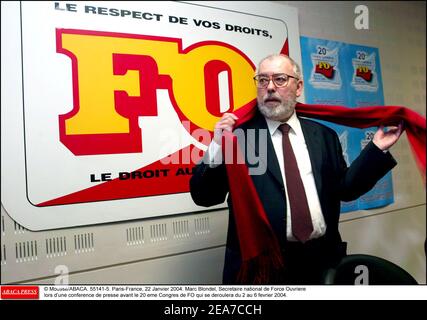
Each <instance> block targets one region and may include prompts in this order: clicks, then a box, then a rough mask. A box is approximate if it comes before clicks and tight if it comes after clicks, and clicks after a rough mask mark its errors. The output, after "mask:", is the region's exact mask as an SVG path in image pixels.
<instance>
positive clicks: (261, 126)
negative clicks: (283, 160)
mask: <svg viewBox="0 0 427 320" xmlns="http://www.w3.org/2000/svg"><path fill="white" fill-rule="evenodd" d="M252 128H253V129H256V138H255V143H253V142H251V141H249V140H248V139H247V148H252V149H253V150H254V153H255V155H256V156H257V157H259V159H260V161H262V162H263V163H264V165H266V166H267V172H268V174H269V175H270V176H271V177H272V178H273V179H274V180H276V182H277V183H278V184H279V185H280V186H281V187H282V188H283V187H284V183H283V179H282V174H281V172H280V166H279V162H278V161H277V156H276V152H275V151H274V147H273V141H272V140H271V136H270V132H269V130H268V126H267V122H266V121H265V118H264V117H263V116H262V115H261V114H260V113H257V115H256V116H255V118H254V122H253V126H252ZM260 130H266V133H267V134H266V135H264V136H266V138H267V141H262V140H264V139H260ZM260 143H262V144H264V143H266V144H267V152H266V154H265V155H263V156H262V157H260V152H259V150H260V147H259V146H260Z"/></svg>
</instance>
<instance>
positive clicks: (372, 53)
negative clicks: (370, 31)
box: [301, 37, 394, 213]
mask: <svg viewBox="0 0 427 320" xmlns="http://www.w3.org/2000/svg"><path fill="white" fill-rule="evenodd" d="M301 52H302V68H303V77H304V87H305V89H304V91H305V101H306V103H313V104H328V105H344V106H347V107H351V108H357V107H361V106H381V105H384V95H383V87H382V78H381V68H380V62H379V52H378V49H377V48H372V47H366V46H359V45H353V44H347V43H343V42H336V41H329V40H322V39H313V38H307V37H301ZM317 121H319V122H321V123H323V124H325V125H327V126H328V127H330V128H332V129H334V130H335V131H336V132H337V134H338V136H339V138H340V142H341V145H342V149H343V155H344V159H345V161H346V162H347V164H348V165H349V164H350V163H351V162H352V161H353V160H354V159H355V158H356V157H357V156H358V155H359V154H360V151H361V150H362V149H363V148H364V147H365V146H366V144H367V143H368V142H369V141H370V140H371V139H372V138H373V135H374V133H375V131H376V130H377V128H367V129H357V128H351V127H346V126H341V125H337V124H334V123H331V122H326V121H321V120H317ZM393 201H394V198H393V184H392V177H391V172H390V173H388V174H387V175H386V176H385V177H383V178H382V179H381V180H380V181H379V182H378V183H377V184H376V185H375V186H374V188H373V189H372V190H371V191H369V192H368V193H366V194H365V195H363V196H361V197H360V198H359V199H357V200H354V201H349V202H342V203H341V213H345V212H350V211H355V210H363V209H371V208H377V207H382V206H386V205H388V204H391V203H393Z"/></svg>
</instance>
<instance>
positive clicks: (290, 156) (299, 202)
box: [279, 123, 313, 242]
mask: <svg viewBox="0 0 427 320" xmlns="http://www.w3.org/2000/svg"><path fill="white" fill-rule="evenodd" d="M290 128H291V127H290V126H289V125H288V124H287V123H284V124H282V125H280V126H279V129H280V131H282V134H283V138H282V144H283V158H284V161H285V178H286V186H287V189H288V196H289V206H290V208H291V221H292V233H293V235H294V236H295V238H297V239H298V240H299V241H301V242H305V241H307V240H308V238H309V237H310V235H311V233H312V231H313V224H312V222H311V215H310V209H309V208H308V203H307V197H306V194H305V189H304V185H303V184H302V180H301V175H300V173H299V169H298V165H297V161H296V159H295V154H294V151H293V150H292V146H291V141H290V140H289V130H290Z"/></svg>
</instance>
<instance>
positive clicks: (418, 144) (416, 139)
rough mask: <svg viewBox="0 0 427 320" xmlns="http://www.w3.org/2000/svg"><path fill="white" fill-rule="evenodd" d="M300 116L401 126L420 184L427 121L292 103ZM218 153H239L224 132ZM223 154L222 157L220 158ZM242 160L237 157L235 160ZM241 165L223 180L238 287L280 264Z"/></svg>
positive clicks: (248, 113)
mask: <svg viewBox="0 0 427 320" xmlns="http://www.w3.org/2000/svg"><path fill="white" fill-rule="evenodd" d="M295 109H296V112H297V114H298V115H299V116H304V117H312V118H317V119H321V120H326V121H330V122H335V123H339V124H343V125H347V126H351V127H357V128H369V127H374V126H379V125H384V126H387V125H397V124H398V123H399V122H401V121H403V125H404V129H405V130H406V134H407V136H408V140H409V143H410V145H411V148H412V152H413V154H414V157H415V159H416V161H417V165H418V167H419V169H420V171H421V175H422V178H423V182H424V184H425V169H426V119H425V118H424V117H422V116H420V115H419V114H418V113H416V112H414V111H412V110H409V109H407V108H405V107H396V106H379V107H359V108H348V107H343V106H329V105H314V104H302V103H297V105H296V107H295ZM256 111H257V107H256V100H253V101H251V102H250V103H248V104H247V105H245V106H244V107H242V108H240V109H238V110H237V111H235V112H234V114H235V115H236V116H237V117H238V118H239V119H238V120H237V123H236V126H238V125H240V124H242V123H244V122H246V121H248V120H249V119H251V118H252V117H253V116H254V115H255V113H256ZM224 139H225V140H224V143H223V152H225V150H224V149H225V145H226V144H229V143H231V144H233V146H234V150H236V151H237V153H240V151H239V148H238V146H237V138H236V136H234V135H233V134H232V133H230V132H227V131H225V132H224ZM224 154H225V153H224ZM238 156H240V157H241V156H242V155H238ZM240 163H241V162H237V163H236V162H234V163H233V164H227V165H226V170H227V176H228V182H229V186H230V193H231V195H232V204H233V210H234V218H235V220H236V227H237V234H238V237H239V243H240V251H241V256H242V266H241V268H240V272H239V275H238V282H240V283H243V284H266V283H268V282H269V281H270V279H271V275H275V274H277V273H278V272H282V269H283V261H282V255H281V252H280V247H279V242H278V240H277V238H276V236H275V235H274V232H273V230H272V228H271V225H270V223H269V220H268V218H267V215H266V213H265V211H264V208H263V206H262V203H261V201H260V199H259V197H258V194H257V192H256V189H255V186H254V184H253V182H252V179H251V177H250V176H249V174H248V168H247V167H246V165H245V164H240Z"/></svg>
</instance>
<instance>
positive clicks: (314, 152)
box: [299, 118, 323, 197]
mask: <svg viewBox="0 0 427 320" xmlns="http://www.w3.org/2000/svg"><path fill="white" fill-rule="evenodd" d="M299 120H300V123H301V128H302V131H303V133H304V139H305V143H306V144H307V149H308V154H309V156H310V162H311V169H312V170H313V176H314V181H315V183H316V189H317V194H318V195H319V197H320V195H321V194H322V192H321V191H322V174H321V172H322V171H321V165H322V158H323V152H322V148H321V145H322V141H321V136H320V132H318V130H317V128H316V127H314V126H312V125H309V124H308V123H307V122H306V121H305V120H304V119H302V118H299Z"/></svg>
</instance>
